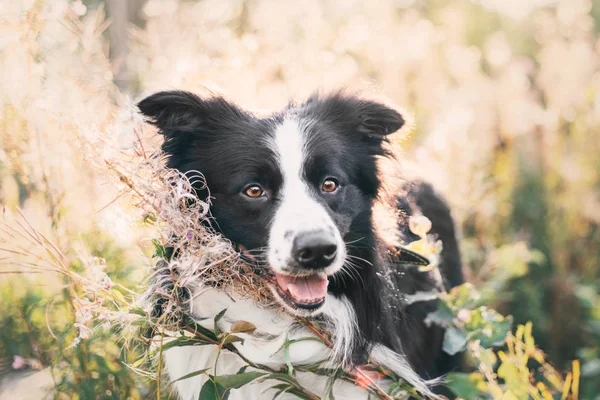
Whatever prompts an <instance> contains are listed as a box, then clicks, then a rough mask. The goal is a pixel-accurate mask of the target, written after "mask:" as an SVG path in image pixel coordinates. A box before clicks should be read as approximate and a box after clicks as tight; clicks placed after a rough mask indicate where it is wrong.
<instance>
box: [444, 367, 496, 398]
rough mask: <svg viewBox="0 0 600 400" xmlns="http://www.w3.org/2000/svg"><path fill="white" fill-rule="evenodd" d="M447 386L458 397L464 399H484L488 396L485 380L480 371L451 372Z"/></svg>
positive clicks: (447, 379)
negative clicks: (470, 372)
mask: <svg viewBox="0 0 600 400" xmlns="http://www.w3.org/2000/svg"><path fill="white" fill-rule="evenodd" d="M446 386H447V387H448V388H449V389H450V390H451V391H452V392H453V393H454V394H455V395H456V396H458V397H462V398H463V399H482V398H486V397H487V396H486V394H485V392H483V391H482V390H483V389H485V380H484V379H483V376H481V374H478V373H473V374H465V373H460V372H451V373H449V374H448V375H447V377H446Z"/></svg>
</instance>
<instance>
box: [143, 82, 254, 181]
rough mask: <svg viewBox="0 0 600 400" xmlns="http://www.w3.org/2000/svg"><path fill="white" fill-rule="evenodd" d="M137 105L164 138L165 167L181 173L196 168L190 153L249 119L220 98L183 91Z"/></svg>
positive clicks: (156, 95)
mask: <svg viewBox="0 0 600 400" xmlns="http://www.w3.org/2000/svg"><path fill="white" fill-rule="evenodd" d="M137 106H138V108H139V110H140V112H141V113H142V114H143V115H144V116H145V117H146V119H147V121H148V122H149V123H151V124H153V125H155V126H156V127H157V128H158V132H159V133H160V134H161V135H163V136H164V137H165V140H164V142H163V144H162V150H163V151H164V153H165V154H166V155H167V159H168V161H167V166H169V167H170V168H176V169H179V170H180V171H182V172H186V171H187V170H191V169H197V168H198V165H197V164H196V163H195V162H197V158H196V157H194V156H193V154H195V153H194V152H196V151H197V150H198V149H199V148H202V147H205V146H206V145H207V144H208V143H210V142H211V141H212V140H215V139H217V138H218V137H219V134H220V133H223V132H227V131H229V130H230V128H231V127H235V126H239V125H240V124H243V122H244V121H246V120H247V119H248V118H249V117H248V114H247V113H245V112H244V111H243V110H241V109H240V108H239V107H237V106H236V105H235V104H233V103H230V102H229V101H227V100H225V99H224V98H223V97H216V96H215V97H209V98H201V97H199V96H196V95H195V94H193V93H190V92H184V91H171V92H159V93H155V94H153V95H150V96H148V97H146V98H145V99H144V100H142V101H140V102H139V103H138V105H137Z"/></svg>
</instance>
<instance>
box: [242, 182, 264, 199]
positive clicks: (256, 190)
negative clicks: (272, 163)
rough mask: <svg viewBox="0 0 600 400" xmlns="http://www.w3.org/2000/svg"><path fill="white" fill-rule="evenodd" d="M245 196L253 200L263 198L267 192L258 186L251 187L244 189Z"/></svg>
mask: <svg viewBox="0 0 600 400" xmlns="http://www.w3.org/2000/svg"><path fill="white" fill-rule="evenodd" d="M244 194H245V195H246V196H248V197H251V198H253V199H255V198H257V197H262V196H264V195H265V191H264V190H263V189H262V188H261V187H260V186H258V185H250V186H247V187H246V189H244Z"/></svg>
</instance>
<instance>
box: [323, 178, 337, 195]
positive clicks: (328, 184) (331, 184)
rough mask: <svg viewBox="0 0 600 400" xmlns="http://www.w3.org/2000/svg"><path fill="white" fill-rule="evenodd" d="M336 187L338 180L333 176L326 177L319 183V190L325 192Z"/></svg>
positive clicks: (331, 190) (329, 191) (333, 190)
mask: <svg viewBox="0 0 600 400" xmlns="http://www.w3.org/2000/svg"><path fill="white" fill-rule="evenodd" d="M337 188H338V181H337V180H336V179H334V178H327V179H325V181H324V182H323V184H322V185H321V190H322V191H324V192H325V193H331V192H335V190H336V189H337Z"/></svg>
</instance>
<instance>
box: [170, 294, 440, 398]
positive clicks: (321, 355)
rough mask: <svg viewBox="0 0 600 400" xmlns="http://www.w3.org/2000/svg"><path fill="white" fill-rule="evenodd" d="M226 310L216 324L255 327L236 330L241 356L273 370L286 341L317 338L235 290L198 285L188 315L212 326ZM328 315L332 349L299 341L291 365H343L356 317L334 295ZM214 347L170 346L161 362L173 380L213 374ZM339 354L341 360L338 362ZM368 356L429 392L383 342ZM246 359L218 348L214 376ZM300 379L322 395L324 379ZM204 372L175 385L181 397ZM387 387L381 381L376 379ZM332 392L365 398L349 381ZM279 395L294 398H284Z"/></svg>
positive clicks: (253, 392)
mask: <svg viewBox="0 0 600 400" xmlns="http://www.w3.org/2000/svg"><path fill="white" fill-rule="evenodd" d="M223 309H227V312H226V313H225V315H224V316H223V317H222V318H221V320H220V321H219V323H218V324H219V328H220V329H222V330H223V331H227V330H229V328H230V327H231V324H232V323H233V322H236V321H240V320H243V321H248V322H251V323H253V324H254V325H256V326H257V327H258V330H257V331H256V332H255V333H253V334H239V336H241V337H243V339H244V343H243V344H242V343H236V344H235V346H236V348H237V349H238V351H239V352H240V353H241V354H243V355H244V357H246V358H248V359H249V360H252V361H253V362H254V363H257V364H263V365H266V366H269V367H271V368H273V369H282V368H284V367H285V365H286V358H285V356H284V352H283V351H281V347H282V345H283V343H284V342H285V340H286V338H287V339H290V340H291V339H300V338H308V337H315V336H314V334H313V333H312V332H311V331H310V330H308V329H307V328H305V327H304V326H301V325H297V324H296V323H295V320H294V318H292V317H291V316H290V315H288V314H287V313H284V312H281V311H278V310H274V309H263V308H260V307H258V306H256V304H254V302H253V301H252V300H250V299H244V298H241V297H240V296H238V295H236V294H234V293H226V292H224V291H221V290H217V289H214V288H198V289H197V290H196V293H195V295H194V300H193V302H192V310H191V316H192V317H193V318H194V319H195V320H196V321H198V323H199V324H200V325H203V326H204V327H206V328H209V329H212V328H213V324H214V316H215V315H216V314H217V313H219V312H220V311H221V310H223ZM323 314H324V317H325V318H326V321H327V322H326V325H327V326H326V328H327V329H329V330H330V332H332V334H333V339H332V340H333V343H334V348H333V349H330V348H328V347H327V346H326V345H324V344H323V343H321V342H319V341H317V340H303V341H299V342H295V343H293V344H291V345H290V346H289V361H290V362H291V363H292V365H297V366H298V365H306V364H313V363H316V362H324V365H331V364H332V363H334V361H333V360H336V361H335V362H340V361H341V363H342V364H347V362H346V363H344V362H343V361H344V360H347V357H349V356H350V354H351V351H352V343H353V337H354V335H355V334H356V332H357V331H356V329H357V327H356V316H355V314H354V310H353V308H352V305H351V304H350V302H349V301H348V300H347V299H346V298H336V297H335V296H333V295H328V299H327V301H326V303H325V306H324V307H323ZM217 352H218V349H217V347H216V346H210V345H206V346H185V347H174V348H171V349H169V350H167V351H166V352H165V354H164V355H163V358H164V362H165V366H166V369H167V372H168V374H169V377H170V379H171V380H176V379H178V378H181V377H182V376H184V375H187V374H189V373H192V372H194V371H198V370H201V369H205V368H210V370H209V371H208V373H210V374H213V375H214V374H215V371H214V364H215V359H216V356H217ZM340 357H341V360H340ZM371 359H372V360H373V361H376V362H378V363H380V364H381V365H383V366H385V367H387V368H389V369H391V370H392V371H394V372H395V373H396V374H398V375H399V376H401V377H403V378H404V379H405V380H407V381H408V382H410V383H411V384H413V385H414V386H415V387H416V388H417V389H419V390H420V391H421V392H422V393H424V394H430V392H429V390H428V389H427V386H426V385H425V383H424V382H423V381H422V380H421V379H420V378H419V377H418V375H417V374H416V373H415V372H414V371H413V370H412V368H411V367H410V365H409V364H408V362H407V361H406V359H404V358H403V357H402V356H401V355H399V354H396V353H394V352H393V351H391V350H390V349H388V348H387V347H385V346H383V345H375V347H374V349H373V351H372V353H371ZM243 365H245V364H244V362H243V361H242V360H241V359H240V358H239V357H238V356H237V355H235V354H233V353H231V352H228V351H221V354H220V356H219V362H218V365H217V371H216V373H217V375H223V374H235V373H236V372H237V371H238V370H239V369H240V368H241V367H242V366H243ZM297 378H298V380H299V382H300V383H301V384H302V385H303V387H305V388H307V389H309V390H310V391H311V392H313V393H315V394H317V395H319V396H320V395H322V394H323V393H324V391H325V387H326V382H327V379H326V377H322V376H318V375H315V374H312V373H305V372H300V373H298V374H297ZM206 379H207V378H206V376H205V375H198V376H195V377H193V378H188V379H185V380H182V381H179V382H175V383H174V387H175V389H176V390H177V392H178V394H179V396H180V398H181V400H196V399H198V396H199V394H200V389H201V388H202V385H203V384H204V383H205V382H206ZM275 384H277V382H275V381H265V382H263V383H252V384H249V385H245V386H243V387H242V388H240V389H238V390H234V391H233V392H232V393H231V397H230V398H231V399H246V400H252V399H263V398H272V396H273V395H274V394H275V392H274V391H271V392H270V393H269V390H270V389H269V388H270V387H271V386H273V385H275ZM380 385H381V386H383V387H385V386H386V384H385V382H380ZM333 394H334V396H335V397H336V398H340V399H368V398H369V396H368V393H367V392H366V391H365V390H363V389H361V388H359V387H357V386H355V385H353V384H351V383H347V382H343V381H338V382H337V383H336V384H335V385H334V389H333ZM280 398H281V399H287V398H290V399H291V398H295V397H294V396H291V397H289V396H285V395H284V396H283V397H280Z"/></svg>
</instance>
